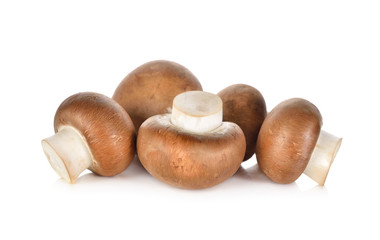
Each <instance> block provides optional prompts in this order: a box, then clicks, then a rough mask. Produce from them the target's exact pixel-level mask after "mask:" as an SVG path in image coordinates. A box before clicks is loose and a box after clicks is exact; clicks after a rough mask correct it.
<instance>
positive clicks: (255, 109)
mask: <svg viewBox="0 0 380 240" xmlns="http://www.w3.org/2000/svg"><path fill="white" fill-rule="evenodd" d="M218 95H219V97H220V98H221V99H222V101H223V121H228V122H234V123H236V124H237V125H239V127H240V128H241V129H242V130H243V132H244V136H245V140H246V144H247V147H246V152H245V156H244V161H245V160H248V159H250V158H251V157H252V156H253V154H255V152H256V141H257V136H258V134H259V131H260V127H261V124H262V123H263V121H264V119H265V116H266V115H267V108H266V104H265V100H264V97H263V95H261V93H260V92H259V91H258V90H257V89H256V88H254V87H251V86H249V85H246V84H235V85H231V86H229V87H227V88H225V89H223V90H222V91H220V92H219V93H218Z"/></svg>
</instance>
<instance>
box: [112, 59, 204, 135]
mask: <svg viewBox="0 0 380 240" xmlns="http://www.w3.org/2000/svg"><path fill="white" fill-rule="evenodd" d="M192 90H202V86H201V84H200V83H199V81H198V79H197V78H196V77H195V76H194V75H193V74H192V73H191V72H190V71H189V70H188V69H186V68H185V67H184V66H182V65H180V64H178V63H175V62H170V61H165V60H157V61H152V62H148V63H145V64H143V65H141V66H140V67H138V68H136V69H135V70H133V71H132V72H131V73H129V74H128V75H127V76H126V77H125V78H124V80H123V81H122V82H121V83H120V84H119V86H118V87H117V88H116V90H115V93H114V95H113V97H112V98H113V99H114V100H115V101H116V102H118V103H119V104H120V105H121V106H122V107H123V108H124V109H125V110H126V111H127V112H128V113H129V115H130V116H131V118H132V121H133V124H134V126H135V128H136V131H138V129H139V127H140V125H141V124H142V123H143V122H144V121H145V120H146V119H148V118H149V117H151V116H154V115H157V114H164V113H170V111H171V105H172V103H173V99H174V97H175V96H177V95H178V94H179V93H182V92H185V91H192Z"/></svg>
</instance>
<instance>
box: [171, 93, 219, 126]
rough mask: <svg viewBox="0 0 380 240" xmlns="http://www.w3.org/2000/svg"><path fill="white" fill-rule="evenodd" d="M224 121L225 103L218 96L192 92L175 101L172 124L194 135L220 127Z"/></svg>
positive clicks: (180, 95)
mask: <svg viewBox="0 0 380 240" xmlns="http://www.w3.org/2000/svg"><path fill="white" fill-rule="evenodd" d="M222 121H223V103H222V100H221V99H220V97H218V96H217V95H214V94H211V93H207V92H202V91H190V92H184V93H182V94H179V95H177V96H176V97H175V98H174V100H173V109H172V115H171V122H172V124H174V125H175V126H177V127H179V128H183V129H185V130H187V131H190V132H194V133H205V132H209V131H212V130H214V129H216V128H217V127H219V126H220V125H221V124H222Z"/></svg>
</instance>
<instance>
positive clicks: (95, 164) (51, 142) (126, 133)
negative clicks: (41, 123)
mask: <svg viewBox="0 0 380 240" xmlns="http://www.w3.org/2000/svg"><path fill="white" fill-rule="evenodd" d="M54 130H55V132H56V134H55V135H53V136H51V137H49V138H46V139H44V140H42V147H43V150H44V152H45V154H46V157H47V158H48V160H49V162H50V164H51V166H52V167H53V168H54V170H55V171H56V172H57V173H58V175H59V176H61V177H62V178H63V179H65V180H66V181H67V182H69V183H74V182H75V181H76V179H77V178H78V176H79V175H80V173H81V172H83V171H84V170H85V169H87V168H88V169H90V170H91V171H93V172H94V173H96V174H98V175H101V176H113V175H116V174H118V173H121V172H122V171H123V170H125V169H126V168H127V167H128V165H129V164H130V163H131V161H132V159H133V156H134V154H135V138H136V135H135V130H134V126H133V123H132V120H131V119H130V117H129V115H128V113H127V112H126V111H125V110H124V109H123V108H122V107H121V106H120V105H119V104H117V103H116V102H115V101H114V100H112V99H111V98H108V97H106V96H104V95H101V94H98V93H90V92H87V93H78V94H75V95H73V96H71V97H69V98H67V99H66V100H65V101H63V102H62V104H61V105H60V106H59V108H58V110H57V112H56V115H55V118H54Z"/></svg>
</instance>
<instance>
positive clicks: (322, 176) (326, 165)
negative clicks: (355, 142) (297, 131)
mask: <svg viewBox="0 0 380 240" xmlns="http://www.w3.org/2000/svg"><path fill="white" fill-rule="evenodd" d="M341 144H342V138H338V137H336V136H334V135H332V134H330V133H328V132H325V131H323V130H321V133H320V134H319V137H318V141H317V144H316V145H315V148H314V151H313V153H312V155H311V157H310V160H309V163H308V165H307V166H306V169H305V171H304V173H305V174H306V175H307V176H309V177H310V178H311V179H313V180H314V181H316V182H317V183H318V184H319V185H321V186H323V185H324V184H325V181H326V178H327V174H328V173H329V170H330V167H331V164H332V163H333V161H334V158H335V156H336V154H337V153H338V151H339V148H340V145H341Z"/></svg>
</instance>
